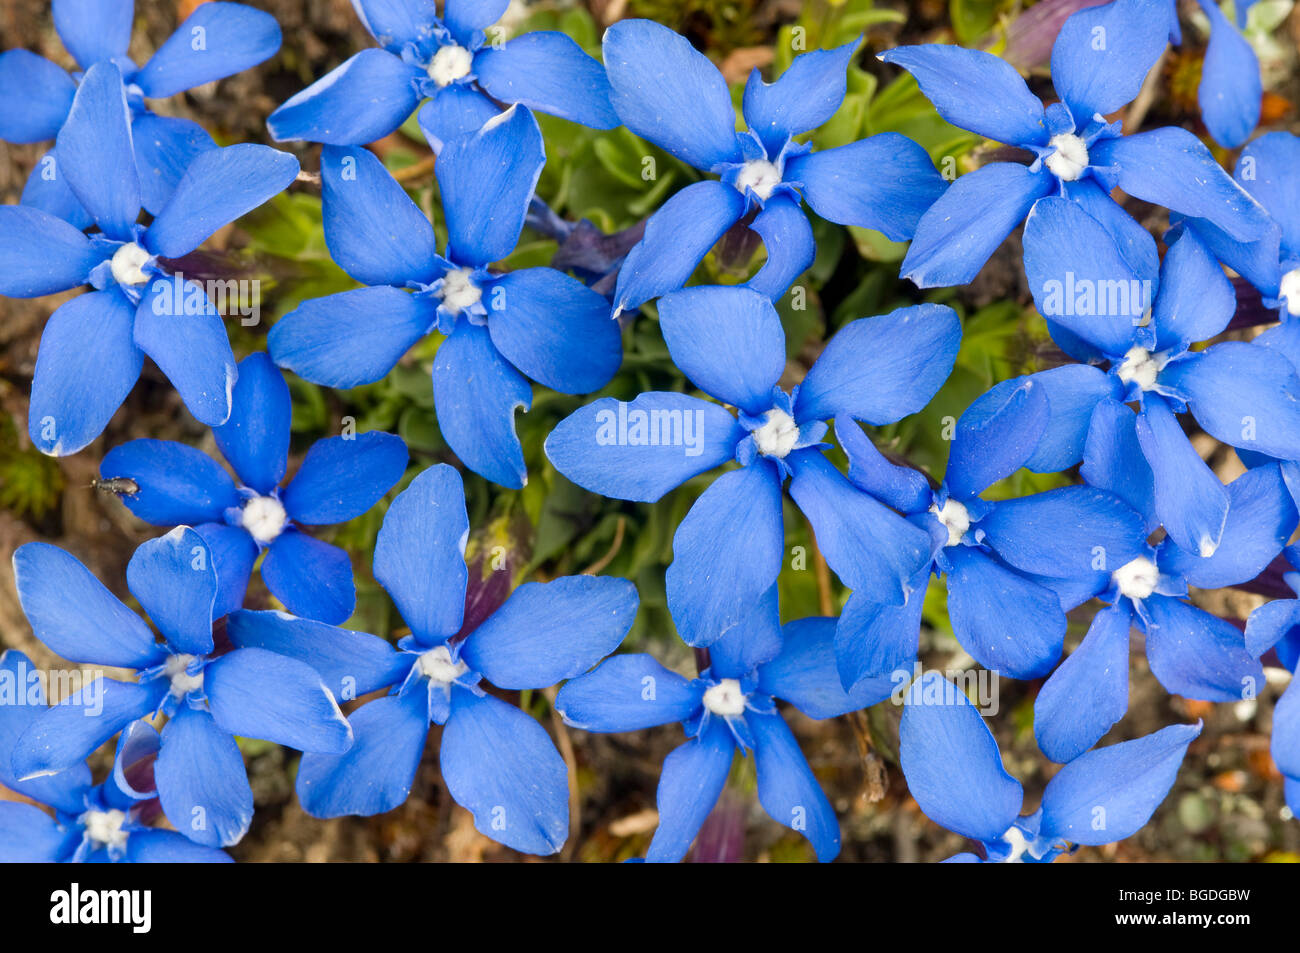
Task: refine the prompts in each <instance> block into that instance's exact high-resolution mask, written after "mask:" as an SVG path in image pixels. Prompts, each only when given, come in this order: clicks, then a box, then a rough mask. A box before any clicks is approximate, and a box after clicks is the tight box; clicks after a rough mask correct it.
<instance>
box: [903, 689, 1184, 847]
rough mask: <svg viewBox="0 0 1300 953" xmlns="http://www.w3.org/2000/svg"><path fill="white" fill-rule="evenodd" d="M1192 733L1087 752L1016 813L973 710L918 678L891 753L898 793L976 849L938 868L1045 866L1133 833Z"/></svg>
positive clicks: (1016, 787) (993, 747) (1011, 782)
mask: <svg viewBox="0 0 1300 953" xmlns="http://www.w3.org/2000/svg"><path fill="white" fill-rule="evenodd" d="M1200 733H1201V723H1200V722H1197V723H1196V724H1195V725H1170V726H1169V727H1168V728H1162V729H1160V730H1159V731H1156V732H1153V733H1152V734H1149V735H1146V736H1144V737H1142V738H1137V739H1134V740H1133V741H1124V742H1121V743H1119V744H1117V745H1110V746H1109V747H1106V748H1098V749H1096V750H1094V751H1089V752H1088V753H1087V754H1084V755H1082V756H1080V757H1079V758H1077V759H1075V760H1073V761H1071V762H1070V763H1069V764H1067V765H1066V766H1065V767H1063V768H1062V769H1061V770H1060V771H1058V772H1057V773H1056V775H1054V776H1053V777H1052V779H1051V780H1050V781H1048V782H1047V788H1046V790H1044V791H1043V798H1042V802H1041V804H1040V806H1039V808H1038V810H1036V811H1034V812H1033V813H1032V814H1026V815H1022V814H1021V813H1020V810H1021V808H1022V807H1023V806H1024V805H1023V802H1024V789H1023V788H1021V786H1020V782H1019V781H1017V780H1016V779H1015V778H1013V777H1011V775H1009V774H1007V771H1006V768H1004V767H1003V766H1002V755H1001V753H1000V752H999V751H998V743H997V741H995V740H994V738H993V733H992V732H990V731H989V729H988V726H987V725H985V724H984V720H983V718H981V717H980V713H979V711H978V709H976V708H975V706H974V705H972V704H971V703H970V701H969V699H967V698H966V696H965V695H963V694H962V693H961V692H960V691H959V690H958V689H957V687H956V686H955V685H953V684H952V683H951V682H948V681H947V680H946V679H944V678H943V677H942V676H941V675H939V674H938V673H936V672H927V673H926V674H925V675H923V676H922V677H921V678H919V679H917V680H916V681H915V682H913V683H912V687H911V689H909V691H908V694H907V700H906V703H905V705H904V708H903V720H902V724H901V725H900V727H899V746H898V754H899V759H900V760H901V761H902V766H903V776H904V777H905V778H907V789H908V792H909V793H910V794H911V795H912V797H913V798H915V799H916V803H917V804H918V805H919V806H920V808H921V810H922V811H924V812H925V814H926V816H927V817H929V818H930V820H932V821H934V822H935V823H936V824H939V825H940V826H942V827H946V828H947V829H948V830H950V831H953V832H954V833H957V834H961V835H962V836H963V837H969V838H970V839H971V840H973V841H977V842H978V843H979V845H980V847H981V848H982V851H983V856H982V857H981V856H980V855H979V854H974V853H962V854H957V855H956V856H954V857H950V858H948V861H947V862H948V863H954V862H955V863H980V862H986V863H1051V862H1052V861H1053V860H1055V859H1056V858H1057V857H1059V856H1060V855H1061V854H1062V853H1064V852H1066V851H1067V850H1070V849H1071V846H1070V845H1072V844H1079V845H1084V846H1100V845H1102V844H1111V843H1114V842H1115V841H1119V840H1123V839H1124V838H1126V837H1130V836H1132V835H1133V834H1135V833H1137V831H1138V830H1140V829H1141V828H1142V826H1143V825H1145V824H1146V822H1147V821H1148V820H1150V819H1151V815H1152V813H1153V812H1154V811H1155V809H1156V807H1158V806H1159V804H1160V802H1161V801H1163V800H1164V799H1165V795H1167V794H1168V793H1169V789H1170V788H1171V787H1173V783H1174V779H1175V777H1176V776H1177V774H1178V767H1179V765H1181V764H1182V761H1183V756H1184V755H1185V754H1186V753H1187V746H1188V745H1189V744H1191V742H1192V740H1193V739H1194V738H1196V737H1197V736H1198V735H1199V734H1200Z"/></svg>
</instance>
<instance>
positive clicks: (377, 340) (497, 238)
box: [267, 107, 623, 489]
mask: <svg viewBox="0 0 1300 953" xmlns="http://www.w3.org/2000/svg"><path fill="white" fill-rule="evenodd" d="M545 161H546V157H545V154H544V152H543V149H542V134H541V131H540V130H539V129H538V128H537V121H536V119H534V118H533V115H532V114H531V113H530V112H528V110H526V109H522V108H519V107H513V108H512V109H511V110H509V111H507V112H505V113H501V114H500V115H499V116H498V117H497V118H496V119H494V120H490V121H489V122H488V123H486V124H485V125H484V126H483V128H482V129H481V130H479V132H478V133H477V134H475V135H473V136H469V137H465V138H461V139H459V140H457V141H456V142H455V143H454V144H452V145H449V146H447V147H446V148H445V149H444V150H443V152H442V154H441V155H440V156H439V158H438V166H437V178H438V188H439V190H440V193H441V195H442V207H443V212H444V214H445V216H446V220H447V232H448V235H449V239H448V243H447V248H446V250H445V252H444V253H443V254H442V255H439V254H437V251H436V249H435V243H434V233H433V225H432V224H431V223H430V222H429V220H428V219H427V218H426V217H425V216H424V214H423V213H422V212H421V211H420V210H419V209H418V208H417V207H416V205H415V203H414V202H412V201H411V199H410V197H408V196H407V194H406V193H405V192H404V191H403V190H402V188H401V186H399V185H398V184H397V183H396V182H395V181H393V178H392V176H390V175H389V174H388V171H387V170H386V169H385V168H384V167H383V165H382V164H381V163H380V162H379V160H378V159H376V158H375V156H374V155H373V154H371V153H370V152H367V151H366V150H364V149H350V148H341V147H327V148H326V149H325V150H324V152H323V154H322V157H321V180H322V185H323V190H324V219H325V240H326V242H327V244H328V245H329V249H330V253H331V254H332V255H333V256H334V259H335V260H336V261H337V262H338V263H339V264H340V265H341V266H342V267H343V269H344V270H345V271H347V272H348V273H349V274H350V275H352V277H354V278H356V279H357V280H358V281H361V282H363V283H365V284H367V285H370V286H371V287H369V288H362V289H359V290H357V291H345V292H343V293H342V294H335V295H329V296H328V297H324V298H317V299H314V300H311V301H306V302H304V303H303V304H301V305H299V307H298V309H297V310H296V311H294V312H293V313H292V314H289V315H287V316H286V317H284V318H283V319H282V320H281V321H280V322H279V323H277V324H276V325H275V327H274V328H272V329H271V333H270V335H269V337H268V341H267V343H268V346H269V348H270V351H271V356H272V357H273V358H274V359H275V361H276V363H277V364H279V365H280V366H281V367H287V368H289V369H291V370H292V371H293V372H294V373H296V374H298V375H299V376H300V377H304V378H306V379H307V380H309V381H313V382H314V383H317V384H324V385H327V386H329V387H355V386H357V385H358V384H366V383H370V382H372V381H377V380H379V379H380V378H381V377H383V376H384V375H385V374H387V373H388V372H389V371H390V370H391V369H392V367H393V365H394V364H396V363H397V361H398V359H400V358H401V356H402V355H403V354H404V353H405V352H406V351H407V349H409V348H410V347H411V345H413V344H414V343H415V342H416V341H419V340H420V339H421V338H423V337H424V336H425V335H426V334H428V333H430V332H431V331H433V330H435V329H436V330H438V331H439V332H441V333H442V334H445V335H447V339H446V340H445V341H443V342H442V344H441V346H440V347H439V348H438V354H437V357H436V358H435V359H434V363H433V397H434V402H435V404H436V406H437V413H438V424H439V426H440V427H441V429H442V435H443V437H444V438H445V439H446V441H447V445H448V446H450V447H451V449H452V450H453V451H454V452H455V454H456V455H457V456H458V457H459V458H460V459H461V460H462V461H463V462H464V463H465V465H466V466H468V467H469V468H470V469H471V470H473V471H474V472H475V473H478V474H480V475H482V476H485V477H487V478H488V479H490V480H493V481H495V482H496V483H499V484H501V485H502V486H508V487H512V488H516V489H517V488H519V487H521V486H523V485H524V483H525V482H527V478H528V474H527V470H526V468H525V466H524V453H523V448H522V447H521V446H520V444H519V438H518V436H516V434H515V410H516V409H517V408H520V407H522V408H523V409H524V410H527V409H528V407H529V405H530V404H531V402H532V388H531V387H530V386H529V384H528V381H527V380H525V379H524V375H527V376H528V377H531V378H532V379H533V380H535V381H537V382H538V383H540V384H542V385H544V386H546V387H550V388H552V389H553V390H558V391H561V392H564V393H570V394H582V393H587V392H589V391H593V390H599V389H600V388H601V387H603V386H605V384H606V383H607V382H608V381H609V379H610V378H611V377H613V376H614V372H615V371H617V370H618V366H619V364H620V363H621V361H622V359H623V342H622V338H621V336H620V333H619V328H618V324H617V323H616V322H614V321H610V320H609V303H608V302H607V301H606V300H605V299H604V298H603V297H602V296H601V295H600V294H598V293H597V292H595V291H592V290H591V289H590V288H588V287H586V286H584V285H583V284H582V282H580V281H578V280H577V279H576V278H571V277H570V276H568V275H566V274H564V273H562V272H559V271H556V270H554V269H552V268H524V269H521V270H519V271H512V272H508V273H505V274H502V273H499V272H495V271H492V270H490V269H489V267H488V266H489V265H490V264H491V263H492V262H495V261H500V260H501V259H503V258H505V257H506V256H507V255H509V254H510V252H511V251H513V250H514V247H515V243H516V242H517V241H518V240H519V232H520V230H521V229H522V228H523V223H524V217H525V215H526V214H527V211H528V206H529V201H530V200H531V199H532V196H533V189H534V187H535V185H536V183H537V177H538V175H539V174H540V173H541V170H542V166H543V165H544V164H545Z"/></svg>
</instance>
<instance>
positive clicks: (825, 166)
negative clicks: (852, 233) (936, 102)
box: [786, 132, 948, 242]
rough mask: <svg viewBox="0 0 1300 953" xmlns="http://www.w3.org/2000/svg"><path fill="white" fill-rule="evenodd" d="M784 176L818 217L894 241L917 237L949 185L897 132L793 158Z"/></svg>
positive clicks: (922, 153)
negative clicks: (923, 219) (797, 185)
mask: <svg viewBox="0 0 1300 953" xmlns="http://www.w3.org/2000/svg"><path fill="white" fill-rule="evenodd" d="M786 178H788V179H790V180H791V181H796V182H799V183H800V184H801V189H802V192H803V197H804V198H805V199H806V200H807V202H808V204H809V205H810V206H812V208H813V211H815V212H816V213H817V214H818V215H820V216H821V217H822V218H824V219H827V220H829V221H832V222H837V223H839V224H840V225H857V226H859V227H861V228H874V229H876V230H877V231H880V232H884V234H885V237H887V238H890V239H892V240H893V241H896V242H902V241H907V240H908V239H910V238H911V237H912V236H913V235H914V234H915V233H916V227H917V225H918V224H919V223H920V221H921V216H922V215H924V214H925V213H926V211H927V210H928V209H929V208H930V206H932V205H933V204H934V203H935V202H936V201H938V199H939V197H940V196H941V195H943V193H944V190H945V189H946V188H947V187H948V183H947V182H946V181H945V180H944V178H943V176H941V175H940V174H939V173H938V171H937V170H936V169H935V167H934V163H933V162H931V161H930V156H929V154H928V153H927V152H926V151H925V150H924V149H922V148H921V147H920V146H918V145H917V144H916V143H915V142H913V141H912V140H911V139H908V138H907V137H906V136H901V135H899V134H898V133H896V132H882V133H880V134H879V135H875V136H870V137H868V138H866V139H862V140H859V141H858V142H852V143H849V144H848V145H845V146H838V147H836V148H834V149H826V150H824V151H817V152H809V153H805V154H804V155H802V156H797V157H795V158H794V159H792V160H791V161H790V163H789V165H787V166H786Z"/></svg>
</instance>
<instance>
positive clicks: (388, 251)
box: [320, 146, 436, 288]
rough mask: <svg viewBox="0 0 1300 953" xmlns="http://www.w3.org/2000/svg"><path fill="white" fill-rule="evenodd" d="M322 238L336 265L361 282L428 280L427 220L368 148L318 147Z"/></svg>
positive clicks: (429, 241)
mask: <svg viewBox="0 0 1300 953" xmlns="http://www.w3.org/2000/svg"><path fill="white" fill-rule="evenodd" d="M320 175H321V210H322V218H323V220H324V224H325V244H326V245H328V246H329V250H330V257H331V258H333V259H334V260H335V261H336V262H338V264H339V267H340V268H342V269H343V270H344V271H346V272H347V273H348V274H349V275H351V276H352V277H353V278H355V279H357V281H359V282H361V283H362V284H365V285H396V286H397V287H399V288H400V287H402V286H403V285H405V284H406V283H407V282H408V281H429V280H430V279H431V278H432V265H433V260H434V252H435V250H436V243H435V241H434V237H433V225H432V224H431V223H430V222H429V220H428V218H426V217H425V215H424V213H423V212H421V211H420V209H419V207H418V206H417V205H416V204H415V203H414V202H413V201H411V197H410V196H409V195H407V194H406V190H405V189H403V188H402V187H401V186H400V185H398V184H397V181H396V180H395V179H394V178H393V177H392V176H391V175H390V174H389V172H388V170H387V169H385V168H384V164H383V163H382V162H380V161H379V160H378V159H377V158H375V154H374V153H373V152H371V151H370V150H369V149H362V148H361V147H360V146H326V147H325V148H324V149H322V150H321V156H320Z"/></svg>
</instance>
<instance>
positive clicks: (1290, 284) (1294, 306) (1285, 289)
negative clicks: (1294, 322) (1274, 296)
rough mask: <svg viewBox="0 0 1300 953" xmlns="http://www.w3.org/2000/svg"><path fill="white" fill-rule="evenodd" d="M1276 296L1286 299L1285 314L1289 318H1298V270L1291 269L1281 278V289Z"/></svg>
mask: <svg viewBox="0 0 1300 953" xmlns="http://www.w3.org/2000/svg"><path fill="white" fill-rule="evenodd" d="M1278 295H1279V296H1280V297H1282V298H1285V299H1286V312H1287V314H1289V315H1291V317H1293V318H1294V317H1300V268H1292V269H1291V270H1290V271H1288V272H1287V273H1286V274H1285V275H1283V276H1282V287H1281V288H1280V289H1279V290H1278Z"/></svg>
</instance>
